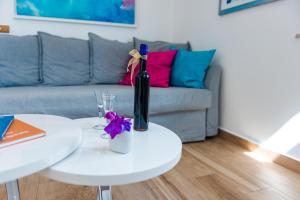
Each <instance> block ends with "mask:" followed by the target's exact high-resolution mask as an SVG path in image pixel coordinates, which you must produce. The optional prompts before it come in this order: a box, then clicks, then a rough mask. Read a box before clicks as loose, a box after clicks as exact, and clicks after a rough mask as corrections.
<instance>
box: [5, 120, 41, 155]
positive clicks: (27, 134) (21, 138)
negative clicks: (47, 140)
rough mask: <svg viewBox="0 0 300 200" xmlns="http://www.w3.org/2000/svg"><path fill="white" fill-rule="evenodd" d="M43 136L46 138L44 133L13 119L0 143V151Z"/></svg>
mask: <svg viewBox="0 0 300 200" xmlns="http://www.w3.org/2000/svg"><path fill="white" fill-rule="evenodd" d="M44 136H46V132H45V131H43V130H41V129H39V128H37V127H34V126H32V125H30V124H27V123H25V122H23V121H21V120H19V119H14V120H13V122H12V123H11V125H10V127H9V128H8V130H7V131H6V134H5V136H4V138H3V139H2V140H1V141H0V149H1V148H4V147H8V146H11V145H15V144H19V143H23V142H27V141H30V140H34V139H37V138H41V137H44Z"/></svg>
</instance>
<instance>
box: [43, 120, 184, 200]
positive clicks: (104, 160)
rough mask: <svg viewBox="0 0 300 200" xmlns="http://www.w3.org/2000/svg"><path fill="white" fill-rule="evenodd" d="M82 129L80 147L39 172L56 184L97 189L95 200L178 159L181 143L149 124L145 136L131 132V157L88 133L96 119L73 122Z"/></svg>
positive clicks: (166, 168)
mask: <svg viewBox="0 0 300 200" xmlns="http://www.w3.org/2000/svg"><path fill="white" fill-rule="evenodd" d="M75 121H76V122H77V123H78V124H81V126H82V127H83V130H84V131H83V143H82V145H81V146H80V148H78V150H77V151H76V152H74V153H73V154H72V155H70V156H69V157H67V158H66V159H64V160H63V161H61V162H59V163H57V164H56V165H54V166H51V167H50V168H48V169H46V170H44V171H42V172H41V173H42V175H44V176H46V177H48V178H50V179H54V180H56V181H60V182H64V183H69V184H75V185H84V186H99V190H98V195H97V199H99V200H100V199H101V200H102V199H111V198H112V196H111V186H114V185H122V184H130V183H135V182H140V181H144V180H148V179H151V178H154V177H157V176H159V175H161V174H163V173H165V172H167V171H169V170H170V169H172V168H173V167H174V166H175V165H176V164H177V163H178V162H179V160H180V158H181V150H182V143H181V140H180V139H179V137H178V136H177V135H176V134H175V133H173V132H172V131H170V130H168V129H167V128H164V127H162V126H159V125H156V124H153V123H150V126H149V130H148V131H147V132H134V143H133V144H134V145H133V149H132V151H131V153H129V154H118V153H114V152H112V151H110V150H109V143H108V140H105V139H102V138H101V137H100V135H101V132H100V131H95V130H93V129H91V127H93V126H94V125H95V124H97V122H98V119H97V118H89V119H79V120H75Z"/></svg>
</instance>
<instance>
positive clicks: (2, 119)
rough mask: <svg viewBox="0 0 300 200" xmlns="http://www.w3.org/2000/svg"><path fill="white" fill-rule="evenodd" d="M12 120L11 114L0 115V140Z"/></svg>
mask: <svg viewBox="0 0 300 200" xmlns="http://www.w3.org/2000/svg"><path fill="white" fill-rule="evenodd" d="M13 120H14V116H13V115H3V116H0V141H1V140H2V139H3V138H4V136H5V134H6V132H7V130H8V128H9V127H10V125H11V123H12V122H13Z"/></svg>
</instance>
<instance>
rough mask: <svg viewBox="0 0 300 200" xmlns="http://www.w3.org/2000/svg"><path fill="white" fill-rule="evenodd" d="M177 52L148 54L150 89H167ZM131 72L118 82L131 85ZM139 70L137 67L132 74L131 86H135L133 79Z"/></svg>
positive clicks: (130, 68)
mask: <svg viewBox="0 0 300 200" xmlns="http://www.w3.org/2000/svg"><path fill="white" fill-rule="evenodd" d="M176 53H177V50H171V51H162V52H150V53H149V54H148V61H147V72H148V74H149V76H150V85H151V86H152V87H169V86H170V77H171V70H172V64H173V61H174V59H175V56H176ZM131 70H132V66H130V67H129V72H128V73H127V74H126V75H125V77H124V79H123V80H122V81H120V84H121V85H131V80H130V76H131ZM139 70H140V65H138V66H137V67H136V68H135V70H134V74H133V84H135V77H136V75H137V74H138V72H139Z"/></svg>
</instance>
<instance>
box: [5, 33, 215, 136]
mask: <svg viewBox="0 0 300 200" xmlns="http://www.w3.org/2000/svg"><path fill="white" fill-rule="evenodd" d="M91 37H94V38H91ZM95 40H98V41H95ZM97 42H98V43H97ZM97 48H98V49H100V50H97ZM127 48H129V49H130V48H133V45H132V43H126V44H121V43H120V42H118V41H109V40H105V39H103V38H100V37H99V38H96V36H93V35H90V40H89V41H84V40H79V39H75V38H61V37H58V36H52V35H50V34H46V33H39V34H38V35H37V36H8V35H1V36H0V49H1V51H0V115H4V114H53V115H60V116H65V117H69V118H72V119H76V118H83V117H95V116H97V107H96V98H95V96H94V91H99V92H104V91H109V92H111V93H114V94H116V95H117V100H116V106H115V111H116V112H118V113H121V114H124V115H126V116H129V117H132V114H133V97H134V89H133V88H132V87H131V86H122V85H119V84H117V81H118V80H120V78H121V77H122V76H123V75H124V74H125V73H126V65H125V66H121V68H120V66H117V65H116V66H114V67H115V69H114V68H113V67H112V68H110V66H112V65H114V64H116V63H117V62H120V63H122V62H123V63H126V62H127V61H128V58H127V57H125V58H124V59H123V58H122V59H120V57H122V56H123V55H126V56H127V54H128V51H127V50H128V49H127ZM120 49H122V51H124V52H119V51H120ZM101 50H102V51H101ZM95 51H100V53H99V52H98V53H99V54H97V53H96V52H95ZM109 51H115V52H111V53H110V54H113V55H119V56H118V59H119V60H114V59H113V58H110V57H109V56H110V55H108V54H109ZM117 51H118V52H117ZM125 51H126V52H125ZM102 54H103V56H104V58H103V56H102ZM101 56H102V58H101ZM93 59H94V60H93ZM95 59H98V61H97V60H95ZM99 59H100V60H99ZM101 59H102V60H101ZM109 60H114V63H112V64H111V65H108V64H107V62H108V61H109ZM102 63H106V65H105V66H101V64H102ZM95 64H97V65H95ZM119 65H120V64H119ZM96 67H98V68H99V67H100V68H99V69H98V70H95V69H94V68H96ZM105 67H106V68H107V67H108V69H105V70H103V68H105ZM117 67H118V68H117ZM101 70H102V71H101ZM115 72H116V73H115ZM95 74H97V75H100V76H98V77H97V78H95V77H94V76H95ZM116 74H117V75H116ZM101 76H102V77H101ZM110 76H112V77H110ZM220 78H221V68H220V67H219V66H210V68H209V70H208V72H207V76H206V80H205V83H206V86H207V89H193V88H179V87H170V88H151V97H150V121H152V122H154V123H157V124H160V125H163V126H166V127H168V128H169V129H171V130H173V131H174V132H175V133H176V134H178V135H179V137H180V138H181V139H182V141H183V142H194V141H202V140H205V138H206V137H209V136H215V135H216V134H217V133H218V125H219V86H220ZM102 80H103V82H102ZM110 80H112V81H110Z"/></svg>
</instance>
